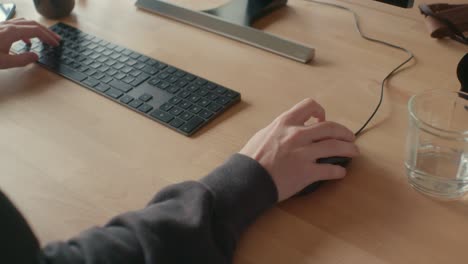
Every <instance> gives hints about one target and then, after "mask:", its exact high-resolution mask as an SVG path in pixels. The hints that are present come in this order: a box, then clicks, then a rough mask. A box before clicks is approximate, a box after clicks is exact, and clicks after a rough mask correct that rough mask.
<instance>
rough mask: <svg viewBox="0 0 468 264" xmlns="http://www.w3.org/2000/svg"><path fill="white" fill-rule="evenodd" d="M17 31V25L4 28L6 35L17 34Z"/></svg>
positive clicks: (8, 25)
mask: <svg viewBox="0 0 468 264" xmlns="http://www.w3.org/2000/svg"><path fill="white" fill-rule="evenodd" d="M16 29H17V27H16V26H15V25H12V24H7V25H5V26H4V31H5V33H12V32H15V31H16Z"/></svg>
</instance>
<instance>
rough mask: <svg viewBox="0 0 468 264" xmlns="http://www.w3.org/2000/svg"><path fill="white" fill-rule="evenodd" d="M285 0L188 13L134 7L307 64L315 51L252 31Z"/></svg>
mask: <svg viewBox="0 0 468 264" xmlns="http://www.w3.org/2000/svg"><path fill="white" fill-rule="evenodd" d="M286 2H287V0H231V2H229V3H227V4H225V5H223V6H221V7H218V8H215V9H210V10H206V11H197V10H191V9H187V8H184V7H181V6H178V5H175V4H171V3H169V2H167V0H137V2H136V6H137V7H139V8H140V9H144V10H147V11H149V12H152V13H156V14H159V15H162V16H166V17H169V18H172V19H175V20H178V21H180V22H183V23H186V24H189V25H192V26H195V27H198V28H201V29H204V30H207V31H210V32H213V33H216V34H219V35H222V36H225V37H228V38H231V39H234V40H237V41H240V42H243V43H246V44H249V45H252V46H254V47H257V48H261V49H264V50H267V51H270V52H273V53H275V54H278V55H281V56H284V57H287V58H290V59H293V60H296V61H300V62H302V63H307V62H309V61H310V60H311V59H312V58H313V57H314V55H315V50H314V48H311V47H309V46H306V45H304V44H300V43H298V42H295V41H291V40H288V39H285V38H282V37H279V36H276V35H272V34H269V33H267V32H264V31H262V30H258V29H255V28H253V27H251V26H250V25H252V23H253V22H254V21H255V20H257V19H259V18H261V17H263V16H265V15H267V14H269V13H270V12H271V11H273V10H275V9H277V8H280V7H282V6H284V5H285V4H286Z"/></svg>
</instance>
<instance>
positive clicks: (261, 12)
mask: <svg viewBox="0 0 468 264" xmlns="http://www.w3.org/2000/svg"><path fill="white" fill-rule="evenodd" d="M287 2H288V0H231V1H230V2H228V3H226V4H225V5H222V6H220V7H217V8H214V9H209V10H205V11H203V12H205V13H208V14H211V15H214V16H217V17H220V18H221V19H224V20H226V21H229V22H232V23H236V24H239V25H241V26H246V27H248V26H252V24H253V23H254V22H255V20H257V19H260V18H262V17H264V16H266V15H268V14H270V13H271V12H273V11H275V10H276V9H278V8H281V7H283V6H285V5H286V3H287Z"/></svg>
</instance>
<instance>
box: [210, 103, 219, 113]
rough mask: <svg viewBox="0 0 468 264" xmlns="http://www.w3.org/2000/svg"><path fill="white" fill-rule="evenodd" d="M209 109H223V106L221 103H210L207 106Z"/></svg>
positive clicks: (214, 110)
mask: <svg viewBox="0 0 468 264" xmlns="http://www.w3.org/2000/svg"><path fill="white" fill-rule="evenodd" d="M207 108H208V109H210V110H211V111H213V112H218V111H219V110H221V109H222V108H223V107H222V106H221V105H219V104H215V103H211V104H210V105H208V107H207Z"/></svg>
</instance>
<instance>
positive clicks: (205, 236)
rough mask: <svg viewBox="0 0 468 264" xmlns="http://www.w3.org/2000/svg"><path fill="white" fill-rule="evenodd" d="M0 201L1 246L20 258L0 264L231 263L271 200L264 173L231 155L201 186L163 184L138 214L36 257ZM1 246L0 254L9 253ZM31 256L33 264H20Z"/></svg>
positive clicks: (27, 234) (272, 190) (32, 243)
mask: <svg viewBox="0 0 468 264" xmlns="http://www.w3.org/2000/svg"><path fill="white" fill-rule="evenodd" d="M0 198H1V200H0V212H1V213H2V215H5V216H7V217H8V219H7V221H9V223H13V224H12V226H9V228H10V229H11V231H10V232H7V231H6V230H3V229H4V227H5V226H4V225H3V224H2V225H1V226H0V232H1V233H2V238H3V240H1V241H2V242H3V241H5V242H10V243H11V242H17V243H18V245H17V246H15V247H14V249H15V250H17V252H23V253H24V254H27V256H22V258H20V257H21V256H17V259H16V258H14V259H11V257H15V256H11V257H10V259H7V260H10V262H4V261H3V260H5V259H4V258H3V256H0V263H15V264H22V263H44V264H45V263H47V264H64V263H73V264H75V263H76V264H97V263H100V264H111V263H112V264H120V263H122V264H124V263H125V264H139V263H142V264H155V263H158V264H165V263H204V264H210V263H216V264H222V263H231V262H232V256H233V252H234V249H235V246H236V243H237V240H238V238H239V236H240V234H241V233H242V232H243V231H244V230H245V229H246V228H247V227H248V225H249V224H251V223H252V221H254V220H255V218H256V217H257V216H259V215H260V214H261V213H262V212H263V211H265V210H267V209H268V208H270V207H271V206H273V205H274V204H275V203H276V201H277V200H278V197H277V191H276V187H275V185H274V183H273V181H272V179H271V177H270V175H269V174H268V172H267V171H266V170H265V169H264V168H263V167H262V166H261V165H260V164H258V163H257V162H256V161H254V160H252V159H250V158H248V157H246V156H243V155H240V154H235V155H233V156H232V157H231V158H230V159H229V160H228V161H227V162H226V163H225V164H223V165H222V166H220V167H218V168H217V169H215V170H214V171H213V172H212V173H210V174H209V175H208V176H207V177H205V178H203V179H202V180H201V181H199V182H196V181H190V182H184V183H180V184H176V185H172V186H169V187H167V188H165V189H163V190H162V191H161V192H159V193H158V194H157V195H156V196H155V197H154V199H153V200H152V201H151V202H150V203H149V204H148V206H147V207H146V208H144V209H142V210H139V211H135V212H128V213H125V214H122V215H119V216H117V217H115V218H114V219H112V220H111V221H110V222H109V223H108V224H107V225H106V226H104V227H94V228H91V229H89V230H87V231H85V232H83V233H81V234H80V235H79V236H77V237H75V238H73V239H71V240H69V241H67V242H55V243H51V244H49V245H47V246H46V247H45V248H44V249H43V251H42V252H39V253H38V245H37V240H36V238H35V237H34V236H33V234H32V232H31V230H30V229H29V228H28V226H27V224H26V223H25V222H24V221H22V220H21V219H22V218H21V215H19V214H18V213H16V214H11V213H8V210H12V209H13V210H15V209H14V207H12V205H11V203H10V202H9V201H8V200H6V198H3V197H1V196H0ZM15 212H16V210H15ZM3 221H4V220H2V223H3ZM21 230H27V231H21ZM4 233H6V234H8V236H6V237H4V236H3V234H4ZM18 234H21V236H19V235H18ZM21 241H22V242H23V243H19V242H21ZM13 244H14V243H13ZM5 246H6V248H5V247H2V249H3V250H5V249H6V250H9V249H13V248H12V247H8V245H5ZM24 254H23V255H24ZM38 254H39V257H38ZM33 258H35V260H36V261H35V262H27V261H29V260H30V259H33ZM11 260H13V261H11ZM19 260H21V261H19Z"/></svg>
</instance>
